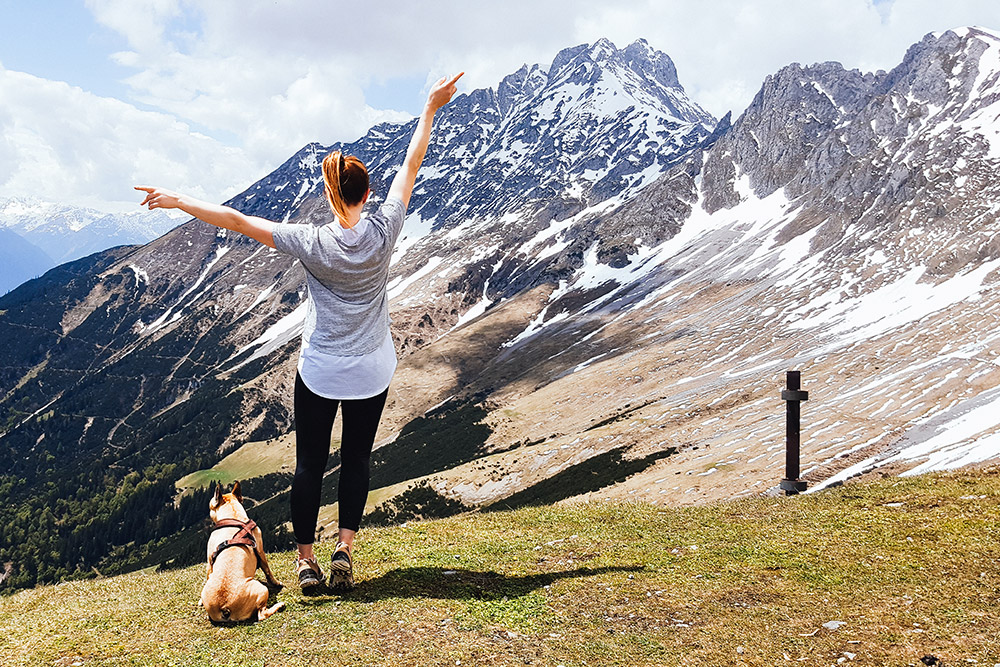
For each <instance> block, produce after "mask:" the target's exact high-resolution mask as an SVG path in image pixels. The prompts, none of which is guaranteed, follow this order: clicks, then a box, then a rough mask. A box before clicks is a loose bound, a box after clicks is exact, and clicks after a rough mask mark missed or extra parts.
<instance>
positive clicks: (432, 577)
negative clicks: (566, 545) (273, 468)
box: [311, 565, 645, 603]
mask: <svg viewBox="0 0 1000 667" xmlns="http://www.w3.org/2000/svg"><path fill="white" fill-rule="evenodd" d="M643 569H645V568H644V567H643V566H641V565H628V566H614V567H611V566H608V567H595V568H589V567H582V568H579V569H577V570H562V571H559V572H542V573H539V574H526V575H516V576H512V575H507V574H500V573H499V572H493V571H486V572H482V571H477V570H467V569H462V568H454V569H451V568H446V567H404V568H400V569H398V570H391V571H389V572H386V573H385V574H383V575H382V576H380V577H376V578H374V579H368V580H366V581H361V582H359V585H358V586H357V587H356V588H355V589H354V590H353V591H350V592H347V593H338V594H337V596H336V597H337V598H338V599H343V598H347V599H352V600H357V601H358V602H376V601H378V600H386V599H391V598H418V597H419V598H436V599H440V600H499V599H502V598H505V597H506V598H518V597H522V596H524V595H527V594H528V593H530V592H531V591H534V590H537V589H539V588H542V587H544V586H549V585H551V584H552V583H554V582H556V581H559V580H561V579H573V578H576V577H593V576H597V575H601V574H607V573H609V572H640V571H642V570H643ZM316 593H317V594H316V595H314V596H311V597H313V600H314V603H323V602H325V601H327V600H330V599H331V598H330V594H332V593H333V591H330V590H329V589H327V588H326V587H323V590H321V591H317V592H316Z"/></svg>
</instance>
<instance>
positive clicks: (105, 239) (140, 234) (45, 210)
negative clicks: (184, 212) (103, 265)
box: [0, 197, 178, 266]
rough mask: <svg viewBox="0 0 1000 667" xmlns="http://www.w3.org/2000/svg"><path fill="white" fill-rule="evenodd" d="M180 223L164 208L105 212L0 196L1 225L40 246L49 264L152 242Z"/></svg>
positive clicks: (53, 264)
mask: <svg viewBox="0 0 1000 667" xmlns="http://www.w3.org/2000/svg"><path fill="white" fill-rule="evenodd" d="M177 224H178V221H177V220H174V219H172V218H170V217H168V216H167V215H166V214H165V213H163V212H162V211H154V212H152V215H147V214H145V213H143V212H141V211H136V212H134V213H103V212H101V211H96V210H94V209H89V208H82V207H79V206H71V205H66V204H55V203H52V202H43V201H40V200H36V199H30V198H25V197H12V198H0V227H4V228H6V229H8V230H10V231H12V232H14V233H16V234H17V235H18V236H20V237H22V238H23V239H25V240H26V241H28V242H30V243H32V244H33V245H35V246H38V247H39V248H41V249H42V250H43V251H44V252H45V253H46V254H47V255H48V256H49V257H51V258H52V260H53V263H52V264H51V265H50V266H55V265H56V264H61V263H63V262H70V261H72V260H75V259H79V258H81V257H85V256H87V255H90V254H93V253H95V252H99V251H101V250H106V249H108V248H112V247H114V246H118V245H134V244H142V243H149V242H150V241H152V240H153V239H155V238H158V237H159V236H162V235H163V234H165V233H167V232H168V231H170V230H171V229H173V228H174V227H176V226H177Z"/></svg>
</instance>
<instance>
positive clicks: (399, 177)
mask: <svg viewBox="0 0 1000 667" xmlns="http://www.w3.org/2000/svg"><path fill="white" fill-rule="evenodd" d="M463 74H465V72H459V73H458V74H457V75H455V76H453V77H452V78H450V79H449V78H448V77H441V79H439V80H438V82H437V83H435V84H434V85H433V86H432V87H431V92H430V93H429V94H428V95H427V104H426V105H424V110H423V112H422V113H421V114H420V120H418V121H417V129H416V130H414V131H413V138H412V139H410V146H409V148H407V149H406V158H404V159H403V166H402V167H400V168H399V171H398V172H396V177H395V178H394V179H392V185H391V186H390V187H389V197H395V198H397V199H400V200H402V202H403V207H404V208H406V206H408V205H409V203H410V194H412V193H413V184H414V183H415V182H416V180H417V171H418V170H419V169H420V163H421V162H423V161H424V154H425V153H427V144H428V142H429V141H430V138H431V124H432V123H433V122H434V113H435V112H436V111H437V110H438V109H440V108H441V107H443V106H444V105H446V104H448V102H450V101H451V98H452V96H453V95H454V94H455V91H456V90H457V88H456V87H455V82H456V81H458V80H459V78H461V76H462V75H463Z"/></svg>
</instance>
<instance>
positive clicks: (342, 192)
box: [323, 151, 368, 220]
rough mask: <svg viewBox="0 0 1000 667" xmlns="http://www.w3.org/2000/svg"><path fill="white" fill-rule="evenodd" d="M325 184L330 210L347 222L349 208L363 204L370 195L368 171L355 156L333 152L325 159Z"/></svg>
mask: <svg viewBox="0 0 1000 667" xmlns="http://www.w3.org/2000/svg"><path fill="white" fill-rule="evenodd" d="M323 182H324V183H325V184H326V188H325V190H326V200H327V201H328V202H330V208H332V209H333V212H334V213H336V214H337V216H339V217H340V218H341V219H342V220H347V207H348V206H354V205H356V204H359V203H361V202H362V201H364V198H365V195H366V194H367V193H368V170H367V169H365V165H364V163H363V162H362V161H361V160H359V159H358V158H356V157H354V156H353V155H348V156H345V155H344V154H343V153H341V152H340V151H333V152H332V153H330V154H329V155H327V156H326V157H325V158H323Z"/></svg>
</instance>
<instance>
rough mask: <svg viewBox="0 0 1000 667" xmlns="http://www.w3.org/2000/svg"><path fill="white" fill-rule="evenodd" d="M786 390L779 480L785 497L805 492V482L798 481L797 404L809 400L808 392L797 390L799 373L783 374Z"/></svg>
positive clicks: (782, 397) (784, 391) (782, 396)
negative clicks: (783, 440) (783, 472)
mask: <svg viewBox="0 0 1000 667" xmlns="http://www.w3.org/2000/svg"><path fill="white" fill-rule="evenodd" d="M785 383H786V385H785V386H786V389H783V390H782V392H781V400H783V401H785V479H783V480H781V490H782V491H784V492H785V495H786V496H794V495H795V494H797V493H799V492H801V491H805V490H806V482H804V481H803V480H801V479H799V426H800V424H799V416H800V415H799V403H800V402H801V401H807V400H809V392H808V391H802V390H801V389H799V387H800V386H801V374H800V373H799V371H786V372H785Z"/></svg>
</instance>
